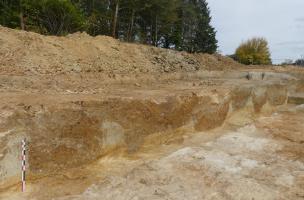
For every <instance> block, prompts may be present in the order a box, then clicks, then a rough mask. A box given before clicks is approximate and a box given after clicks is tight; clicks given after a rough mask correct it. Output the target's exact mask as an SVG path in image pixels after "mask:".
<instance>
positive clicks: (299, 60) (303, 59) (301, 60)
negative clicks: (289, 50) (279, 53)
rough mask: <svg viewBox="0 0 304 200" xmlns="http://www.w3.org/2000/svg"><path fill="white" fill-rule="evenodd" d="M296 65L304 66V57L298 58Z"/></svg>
mask: <svg viewBox="0 0 304 200" xmlns="http://www.w3.org/2000/svg"><path fill="white" fill-rule="evenodd" d="M295 65H297V66H301V67H304V58H301V59H298V60H296V62H295Z"/></svg>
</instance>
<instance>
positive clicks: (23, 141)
mask: <svg viewBox="0 0 304 200" xmlns="http://www.w3.org/2000/svg"><path fill="white" fill-rule="evenodd" d="M25 145H26V140H25V139H23V140H22V142H21V148H22V152H21V171H22V172H21V183H22V192H25V168H26V157H25V152H26V146H25Z"/></svg>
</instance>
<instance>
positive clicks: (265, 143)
mask: <svg viewBox="0 0 304 200" xmlns="http://www.w3.org/2000/svg"><path fill="white" fill-rule="evenodd" d="M0 92H1V95H0V199H33V200H49V199H54V200H71V199H79V200H80V199H81V200H99V199H104V200H113V199H117V200H120V199H121V200H126V199H130V200H143V199H151V200H162V199H175V200H179V199H180V200H184V199H188V200H201V199H210V200H211V199H225V200H226V199H267V200H268V199H269V200H272V199H273V200H280V199H282V200H283V199H295V200H297V199H304V189H303V188H304V131H303V130H304V70H303V69H301V68H296V67H291V66H286V67H282V66H244V65H241V64H239V63H237V62H235V61H233V60H232V59H230V58H227V57H224V56H221V55H218V54H215V55H208V54H189V53H186V52H177V51H173V50H166V49H160V48H155V47H151V46H145V45H140V44H129V43H123V42H120V41H118V40H115V39H113V38H110V37H105V36H97V37H91V36H89V35H87V34H85V33H75V34H71V35H68V36H66V37H54V36H42V35H39V34H36V33H30V32H25V31H18V30H12V29H8V28H4V27H1V26H0ZM23 139H26V140H27V145H26V147H27V150H26V159H27V160H26V170H27V171H26V191H25V192H21V160H20V157H21V141H22V140H23Z"/></svg>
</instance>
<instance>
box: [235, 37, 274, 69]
mask: <svg viewBox="0 0 304 200" xmlns="http://www.w3.org/2000/svg"><path fill="white" fill-rule="evenodd" d="M235 58H236V60H237V61H239V62H240V63H243V64H246V65H268V64H271V58H270V52H269V48H268V42H267V40H266V39H264V38H253V39H250V40H248V41H246V42H244V43H242V44H241V45H240V46H239V47H238V48H237V50H236V52H235Z"/></svg>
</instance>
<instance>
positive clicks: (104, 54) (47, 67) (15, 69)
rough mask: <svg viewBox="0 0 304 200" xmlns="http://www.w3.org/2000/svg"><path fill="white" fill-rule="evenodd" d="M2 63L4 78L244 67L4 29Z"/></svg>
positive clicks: (105, 40)
mask: <svg viewBox="0 0 304 200" xmlns="http://www.w3.org/2000/svg"><path fill="white" fill-rule="evenodd" d="M0 60H1V63H0V72H1V73H2V74H3V73H5V74H7V73H9V74H12V73H17V74H24V73H25V74H31V73H34V74H65V73H69V72H76V73H78V72H107V73H117V74H125V73H148V72H150V73H155V72H156V73H163V72H184V71H185V72H193V71H196V70H200V69H208V70H210V69H212V70H223V69H233V68H238V67H241V66H242V65H240V64H238V63H236V62H234V61H233V60H232V59H230V58H226V57H223V56H221V55H207V54H196V55H195V54H188V53H186V52H177V51H173V50H167V49H161V48H155V47H151V46H146V45H139V44H130V43H123V42H120V41H118V40H115V39H113V38H111V37H106V36H97V37H91V36H89V35H87V34H86V33H75V34H71V35H68V36H66V37H54V36H43V35H39V34H36V33H31V32H24V31H18V30H13V29H8V28H4V27H1V26H0Z"/></svg>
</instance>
